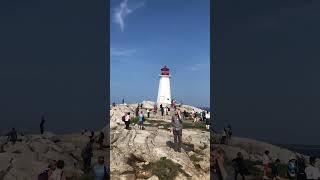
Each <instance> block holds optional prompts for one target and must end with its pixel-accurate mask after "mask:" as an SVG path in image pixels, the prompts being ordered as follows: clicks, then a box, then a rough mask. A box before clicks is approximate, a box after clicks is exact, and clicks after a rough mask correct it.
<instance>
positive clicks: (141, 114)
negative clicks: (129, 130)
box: [139, 111, 144, 130]
mask: <svg viewBox="0 0 320 180" xmlns="http://www.w3.org/2000/svg"><path fill="white" fill-rule="evenodd" d="M143 121H144V115H143V112H142V111H141V112H140V114H139V128H140V129H141V130H143Z"/></svg>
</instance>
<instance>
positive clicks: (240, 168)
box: [232, 152, 248, 180]
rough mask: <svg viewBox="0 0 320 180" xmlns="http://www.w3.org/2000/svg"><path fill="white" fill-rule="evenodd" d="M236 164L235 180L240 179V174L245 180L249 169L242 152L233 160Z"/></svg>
mask: <svg viewBox="0 0 320 180" xmlns="http://www.w3.org/2000/svg"><path fill="white" fill-rule="evenodd" d="M232 162H233V164H234V173H235V174H234V180H237V179H238V174H240V176H241V177H242V180H245V179H246V178H245V175H247V174H248V169H247V167H246V165H245V163H244V160H243V156H242V153H241V152H238V153H237V157H236V158H235V159H233V160H232Z"/></svg>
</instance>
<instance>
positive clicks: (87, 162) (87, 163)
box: [81, 139, 94, 173]
mask: <svg viewBox="0 0 320 180" xmlns="http://www.w3.org/2000/svg"><path fill="white" fill-rule="evenodd" d="M93 143H94V140H93V139H90V141H89V143H88V144H87V145H86V146H85V147H84V149H82V151H81V157H82V160H83V171H84V172H85V173H88V172H89V171H90V167H91V158H92V156H93Z"/></svg>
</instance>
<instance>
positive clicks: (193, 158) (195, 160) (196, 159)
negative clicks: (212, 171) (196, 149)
mask: <svg viewBox="0 0 320 180" xmlns="http://www.w3.org/2000/svg"><path fill="white" fill-rule="evenodd" d="M190 160H191V161H192V162H194V163H197V162H199V161H202V160H203V159H202V158H199V157H197V155H195V154H192V155H191V156H190Z"/></svg>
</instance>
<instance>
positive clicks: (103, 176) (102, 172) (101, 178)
mask: <svg viewBox="0 0 320 180" xmlns="http://www.w3.org/2000/svg"><path fill="white" fill-rule="evenodd" d="M93 174H94V180H107V179H110V177H109V170H108V168H107V165H106V164H105V162H104V157H103V156H99V157H98V164H97V165H95V166H94V167H93Z"/></svg>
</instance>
